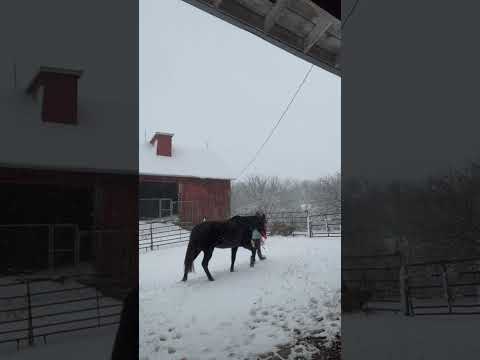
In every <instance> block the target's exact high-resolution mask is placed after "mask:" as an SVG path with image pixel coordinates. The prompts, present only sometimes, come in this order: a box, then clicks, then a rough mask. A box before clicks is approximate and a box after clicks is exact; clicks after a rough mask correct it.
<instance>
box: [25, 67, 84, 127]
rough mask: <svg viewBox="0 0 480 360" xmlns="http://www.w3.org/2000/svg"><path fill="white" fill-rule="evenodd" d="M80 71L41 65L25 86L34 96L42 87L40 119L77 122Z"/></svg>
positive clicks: (65, 122) (55, 121) (72, 123)
mask: <svg viewBox="0 0 480 360" xmlns="http://www.w3.org/2000/svg"><path fill="white" fill-rule="evenodd" d="M81 76H82V71H80V70H71V69H60V68H51V67H41V68H40V69H39V70H38V72H37V73H36V75H35V76H34V78H33V79H32V81H31V82H30V85H29V86H28V88H27V94H29V95H32V96H33V97H34V98H36V96H37V93H38V91H39V90H40V89H43V99H42V120H43V121H45V122H54V123H63V124H71V125H75V124H77V81H78V79H79V78H80V77H81Z"/></svg>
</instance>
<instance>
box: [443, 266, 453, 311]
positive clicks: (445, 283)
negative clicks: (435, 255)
mask: <svg viewBox="0 0 480 360" xmlns="http://www.w3.org/2000/svg"><path fill="white" fill-rule="evenodd" d="M441 266H442V285H443V293H444V296H445V298H446V299H447V303H448V312H449V313H450V314H451V313H452V297H451V294H450V289H449V287H448V274H447V266H446V265H445V264H442V265H441Z"/></svg>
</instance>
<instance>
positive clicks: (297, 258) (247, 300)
mask: <svg viewBox="0 0 480 360" xmlns="http://www.w3.org/2000/svg"><path fill="white" fill-rule="evenodd" d="M292 241H293V240H292V239H289V238H277V237H272V238H269V246H268V248H267V252H268V253H269V254H268V255H270V256H269V258H268V260H267V261H264V262H260V263H257V264H256V266H255V268H253V269H251V268H250V267H249V260H250V259H249V257H250V256H249V255H250V254H249V252H247V251H244V250H243V251H242V250H241V249H240V250H239V252H238V253H237V271H236V272H234V273H230V271H229V270H230V251H224V250H215V252H214V254H213V257H212V260H211V262H210V264H211V266H210V271H211V272H212V275H213V276H214V277H215V279H216V280H217V281H215V282H214V283H210V282H208V280H207V279H206V277H205V274H204V273H203V272H201V271H198V272H197V273H196V274H191V276H190V277H189V280H188V282H187V283H182V284H180V285H178V284H177V281H176V280H178V279H177V277H178V276H177V273H178V272H181V271H182V264H183V258H184V256H185V247H183V248H171V249H165V250H162V251H156V252H150V253H146V254H142V255H141V256H140V285H141V291H140V293H141V304H140V307H141V309H142V311H141V314H140V356H141V357H142V358H149V359H150V360H155V359H175V360H179V359H182V358H187V359H193V358H192V356H194V358H195V359H198V360H208V359H235V360H244V359H257V354H261V353H265V352H267V351H271V349H273V348H274V347H275V346H276V345H278V344H281V343H289V342H291V341H293V340H294V339H295V338H297V337H299V336H307V335H309V334H312V336H313V335H314V333H313V331H314V330H317V331H320V330H322V332H321V333H320V334H319V335H322V336H326V337H327V338H330V337H332V336H333V334H334V333H335V332H338V326H339V320H337V319H338V318H339V315H340V305H339V301H338V300H339V298H337V295H336V294H337V292H338V293H339V289H340V241H339V239H329V240H325V241H318V239H308V238H301V237H295V239H294V241H295V246H292V244H293V243H292ZM200 261H201V256H200ZM200 261H199V260H197V261H196V265H197V267H198V265H199V262H200ZM172 350H175V352H172ZM292 354H293V353H292ZM298 354H299V355H298V356H301V354H300V353H298Z"/></svg>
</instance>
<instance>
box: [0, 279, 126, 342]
mask: <svg viewBox="0 0 480 360" xmlns="http://www.w3.org/2000/svg"><path fill="white" fill-rule="evenodd" d="M82 276H84V275H79V276H77V277H82ZM75 277H76V276H72V278H75ZM54 281H55V280H54V279H45V278H42V279H29V278H26V279H23V280H21V281H16V282H11V283H6V284H0V287H2V288H3V289H4V292H5V291H7V290H5V289H6V288H7V289H8V288H12V287H17V290H21V289H18V288H19V287H23V293H22V294H19V295H10V296H3V297H0V304H2V306H1V307H0V316H1V317H3V318H5V320H3V319H2V320H0V328H1V329H2V330H1V331H0V344H4V343H11V342H15V343H16V344H17V350H19V349H20V345H21V342H22V341H28V344H29V345H34V342H35V338H43V341H44V343H46V342H47V337H48V336H52V335H55V334H60V333H68V332H75V331H79V330H85V329H92V328H97V327H104V326H110V325H116V324H118V323H119V321H120V315H121V310H122V306H123V304H122V302H119V301H117V302H115V301H114V302H112V301H111V300H112V299H111V298H109V297H107V296H104V295H102V294H101V293H100V292H99V291H98V289H97V288H95V287H93V288H92V287H90V286H73V287H68V288H64V289H53V290H40V291H35V290H32V287H33V286H35V285H36V284H38V283H42V282H43V283H45V282H54ZM79 291H81V292H82V294H75V292H79ZM17 292H18V291H17ZM87 293H88V294H87ZM53 294H54V296H55V300H51V299H50V300H46V301H42V297H45V296H49V295H53ZM65 294H68V295H69V296H68V297H67V298H63V299H62V297H65V296H64V295H65ZM106 299H109V300H110V301H108V302H107V301H105V300H106ZM3 303H6V304H7V305H6V306H5V305H3ZM9 315H10V317H13V319H8V318H7V316H9ZM0 319H1V318H0ZM105 320H108V321H105Z"/></svg>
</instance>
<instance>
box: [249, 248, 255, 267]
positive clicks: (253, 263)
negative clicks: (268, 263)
mask: <svg viewBox="0 0 480 360" xmlns="http://www.w3.org/2000/svg"><path fill="white" fill-rule="evenodd" d="M251 250H252V256H251V257H250V267H253V266H254V265H255V256H256V254H257V249H256V248H255V246H254V247H252V249H251Z"/></svg>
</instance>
